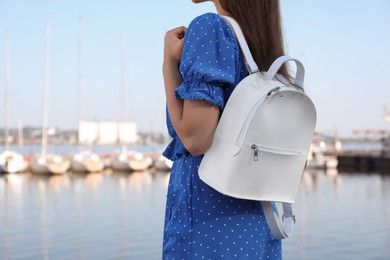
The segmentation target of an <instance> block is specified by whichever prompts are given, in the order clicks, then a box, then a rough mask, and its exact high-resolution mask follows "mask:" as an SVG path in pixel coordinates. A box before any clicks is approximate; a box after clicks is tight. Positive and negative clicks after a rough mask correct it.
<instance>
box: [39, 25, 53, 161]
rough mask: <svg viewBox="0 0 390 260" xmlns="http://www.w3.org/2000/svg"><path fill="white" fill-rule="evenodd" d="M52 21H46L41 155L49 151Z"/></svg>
mask: <svg viewBox="0 0 390 260" xmlns="http://www.w3.org/2000/svg"><path fill="white" fill-rule="evenodd" d="M50 33H51V27H50V21H49V20H48V21H47V23H46V46H45V74H44V77H45V81H44V97H43V122H42V148H41V156H42V157H44V156H45V155H46V152H47V125H48V119H49V87H50Z"/></svg>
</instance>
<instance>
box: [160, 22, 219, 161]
mask: <svg viewBox="0 0 390 260" xmlns="http://www.w3.org/2000/svg"><path fill="white" fill-rule="evenodd" d="M185 30H186V29H185V27H178V28H175V29H173V30H170V31H168V32H167V34H166V35H165V45H164V63H163V76H164V84H165V94H166V98H167V105H168V113H169V116H170V118H171V121H172V124H173V126H174V128H175V131H176V133H177V135H178V136H179V138H180V140H181V141H182V143H183V145H184V147H185V148H186V149H187V150H188V151H189V152H190V153H191V154H192V155H195V156H196V155H201V154H203V153H205V152H206V151H207V149H208V148H209V147H210V145H211V143H212V140H213V136H214V133H215V129H216V127H217V123H218V119H219V116H220V110H219V108H218V107H217V106H213V105H211V104H210V103H208V102H207V101H203V100H181V99H176V97H175V96H174V91H175V89H176V88H177V87H178V86H179V85H180V84H181V83H182V78H181V75H180V73H179V61H180V57H181V54H182V51H183V38H184V34H185Z"/></svg>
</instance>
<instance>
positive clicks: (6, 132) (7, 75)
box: [4, 30, 11, 150]
mask: <svg viewBox="0 0 390 260" xmlns="http://www.w3.org/2000/svg"><path fill="white" fill-rule="evenodd" d="M5 40H6V43H5V44H6V45H5V46H6V47H5V48H6V54H5V91H4V150H9V143H8V138H9V125H8V123H9V98H8V95H9V88H10V82H11V72H10V34H9V31H8V30H7V31H6V32H5Z"/></svg>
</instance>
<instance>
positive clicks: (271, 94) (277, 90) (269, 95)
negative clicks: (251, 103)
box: [265, 87, 283, 103]
mask: <svg viewBox="0 0 390 260" xmlns="http://www.w3.org/2000/svg"><path fill="white" fill-rule="evenodd" d="M276 94H278V95H279V97H283V93H282V92H280V87H276V88H273V89H271V90H270V91H269V92H268V93H267V95H266V96H265V99H269V101H268V103H271V101H272V99H273V97H274V96H275V95H276Z"/></svg>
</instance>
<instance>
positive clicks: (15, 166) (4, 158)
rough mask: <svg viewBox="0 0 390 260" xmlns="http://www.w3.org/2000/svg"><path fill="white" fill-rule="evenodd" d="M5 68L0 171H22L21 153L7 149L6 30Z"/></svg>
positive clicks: (23, 166)
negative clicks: (2, 143) (2, 146)
mask: <svg viewBox="0 0 390 260" xmlns="http://www.w3.org/2000/svg"><path fill="white" fill-rule="evenodd" d="M5 37H6V69H5V94H4V105H5V107H4V114H5V116H4V132H5V135H4V151H3V152H1V153H0V173H15V172H24V171H26V170H27V167H28V163H27V162H26V160H25V158H24V156H23V155H21V154H19V153H17V152H15V151H11V150H10V149H9V137H10V135H9V128H8V110H9V109H8V108H9V103H8V91H9V88H10V78H11V73H10V35H9V32H8V31H7V32H6V35H5Z"/></svg>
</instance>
